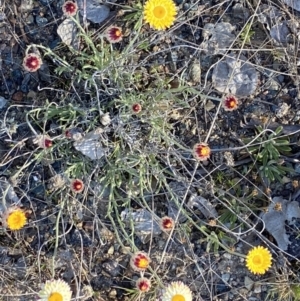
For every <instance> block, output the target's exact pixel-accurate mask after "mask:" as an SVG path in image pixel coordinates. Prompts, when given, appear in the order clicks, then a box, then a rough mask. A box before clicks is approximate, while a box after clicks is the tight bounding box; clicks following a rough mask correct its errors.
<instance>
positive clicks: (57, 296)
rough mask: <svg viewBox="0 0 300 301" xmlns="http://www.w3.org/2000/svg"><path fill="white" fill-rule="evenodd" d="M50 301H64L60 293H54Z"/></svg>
mask: <svg viewBox="0 0 300 301" xmlns="http://www.w3.org/2000/svg"><path fill="white" fill-rule="evenodd" d="M48 301H63V296H62V295H61V294H60V293H56V292H54V293H52V294H51V295H50V296H49V298H48Z"/></svg>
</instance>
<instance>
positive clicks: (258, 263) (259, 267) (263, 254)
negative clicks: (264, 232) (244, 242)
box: [246, 246, 272, 275]
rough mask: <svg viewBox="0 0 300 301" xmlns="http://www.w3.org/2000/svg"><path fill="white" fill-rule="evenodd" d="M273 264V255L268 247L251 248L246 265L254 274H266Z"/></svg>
mask: <svg viewBox="0 0 300 301" xmlns="http://www.w3.org/2000/svg"><path fill="white" fill-rule="evenodd" d="M271 264H272V255H271V253H270V251H269V250H268V249H267V248H264V247H261V246H258V247H254V248H253V249H251V250H250V251H249V252H248V254H247V257H246V266H247V268H248V270H249V271H250V272H252V273H253V274H261V275H262V274H264V273H265V272H266V271H267V270H268V269H269V268H270V267H271Z"/></svg>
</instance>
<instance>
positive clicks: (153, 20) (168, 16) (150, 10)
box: [144, 0, 177, 30]
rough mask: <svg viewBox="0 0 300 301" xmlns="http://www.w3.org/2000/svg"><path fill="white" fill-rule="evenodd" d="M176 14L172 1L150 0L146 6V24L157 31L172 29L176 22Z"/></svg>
mask: <svg viewBox="0 0 300 301" xmlns="http://www.w3.org/2000/svg"><path fill="white" fill-rule="evenodd" d="M176 13H177V11H176V6H175V3H174V2H173V1H172V0H148V1H147V2H146V4H145V6H144V19H145V22H146V23H149V24H150V26H151V27H152V28H154V29H157V30H164V29H166V28H168V27H170V26H171V25H172V24H173V23H174V21H175V16H176Z"/></svg>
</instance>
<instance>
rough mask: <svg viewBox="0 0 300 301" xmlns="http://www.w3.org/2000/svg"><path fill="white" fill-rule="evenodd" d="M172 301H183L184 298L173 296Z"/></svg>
mask: <svg viewBox="0 0 300 301" xmlns="http://www.w3.org/2000/svg"><path fill="white" fill-rule="evenodd" d="M172 301H185V298H184V297H183V296H182V295H174V296H173V297H172Z"/></svg>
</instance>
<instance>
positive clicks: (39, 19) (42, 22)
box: [35, 16, 48, 26]
mask: <svg viewBox="0 0 300 301" xmlns="http://www.w3.org/2000/svg"><path fill="white" fill-rule="evenodd" d="M35 20H36V23H37V25H38V26H44V25H46V24H48V19H47V18H44V17H41V16H36V18H35Z"/></svg>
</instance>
